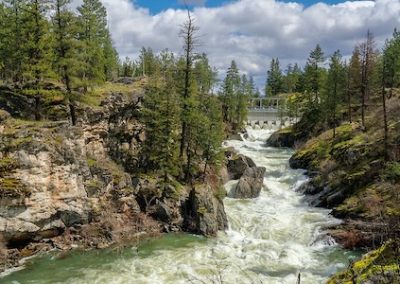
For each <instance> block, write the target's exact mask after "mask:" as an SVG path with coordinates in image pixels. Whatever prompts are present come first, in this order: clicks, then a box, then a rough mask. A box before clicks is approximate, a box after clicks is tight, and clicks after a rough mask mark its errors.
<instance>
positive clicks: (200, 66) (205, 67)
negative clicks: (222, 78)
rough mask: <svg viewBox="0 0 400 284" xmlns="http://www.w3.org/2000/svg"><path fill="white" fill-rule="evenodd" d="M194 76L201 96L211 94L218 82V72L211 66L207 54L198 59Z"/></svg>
mask: <svg viewBox="0 0 400 284" xmlns="http://www.w3.org/2000/svg"><path fill="white" fill-rule="evenodd" d="M193 75H194V77H195V81H196V85H197V88H198V92H199V93H200V95H201V96H203V95H208V94H210V93H211V92H212V90H213V88H214V85H215V83H216V82H217V72H216V71H215V70H214V69H213V68H212V67H211V66H210V64H209V61H208V58H207V55H206V54H204V53H203V54H201V55H200V56H198V57H197V58H196V62H195V65H194V70H193Z"/></svg>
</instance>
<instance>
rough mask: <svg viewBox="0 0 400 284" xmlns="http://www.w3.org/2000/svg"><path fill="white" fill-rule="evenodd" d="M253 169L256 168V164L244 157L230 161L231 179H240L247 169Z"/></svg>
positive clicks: (239, 156)
mask: <svg viewBox="0 0 400 284" xmlns="http://www.w3.org/2000/svg"><path fill="white" fill-rule="evenodd" d="M253 167H256V164H255V163H254V162H253V160H252V159H250V158H249V157H246V156H244V155H238V156H237V157H235V158H233V159H229V160H228V172H229V176H230V177H231V179H240V178H241V177H242V175H243V173H244V172H245V171H246V169H247V168H253Z"/></svg>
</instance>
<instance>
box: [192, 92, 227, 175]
mask: <svg viewBox="0 0 400 284" xmlns="http://www.w3.org/2000/svg"><path fill="white" fill-rule="evenodd" d="M221 108H222V106H221V103H220V102H219V101H218V99H217V98H216V97H214V96H212V95H208V96H206V97H205V98H204V100H203V101H202V104H201V111H202V113H203V122H204V124H200V126H201V129H200V131H198V134H199V137H198V139H197V141H198V143H199V146H200V148H201V152H202V159H203V161H204V174H205V173H206V171H207V167H209V166H218V165H219V164H220V163H221V161H222V160H223V152H222V150H221V145H222V141H223V140H224V124H223V121H222V112H221Z"/></svg>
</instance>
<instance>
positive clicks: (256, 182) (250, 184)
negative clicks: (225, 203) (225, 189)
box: [229, 167, 266, 198]
mask: <svg viewBox="0 0 400 284" xmlns="http://www.w3.org/2000/svg"><path fill="white" fill-rule="evenodd" d="M265 171H266V169H265V168H264V167H251V168H250V167H249V168H247V169H246V170H245V172H244V173H243V176H242V177H241V178H240V180H239V183H238V184H237V185H236V187H234V188H233V189H232V190H231V191H230V193H229V197H232V198H257V197H258V196H259V195H260V192H261V189H262V187H263V182H264V175H265Z"/></svg>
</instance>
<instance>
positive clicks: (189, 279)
mask: <svg viewBox="0 0 400 284" xmlns="http://www.w3.org/2000/svg"><path fill="white" fill-rule="evenodd" d="M270 134H271V132H270V131H267V130H251V129H249V130H248V136H249V137H248V139H247V140H246V141H233V140H230V141H227V142H226V144H227V146H231V147H234V148H235V149H236V150H237V151H239V152H240V153H242V154H244V155H247V156H249V157H250V158H252V159H253V160H254V161H255V163H256V164H257V165H258V166H263V167H266V169H267V171H266V177H265V178H264V189H263V190H262V192H261V195H260V197H259V198H257V199H253V200H234V199H230V198H226V199H225V200H224V203H225V207H226V212H227V215H228V220H229V230H228V231H227V232H226V233H223V232H221V233H220V234H219V235H218V237H217V238H215V239H205V238H203V237H199V236H193V235H188V234H170V235H166V236H164V237H161V238H158V239H153V240H149V241H146V242H144V243H142V244H141V245H140V246H139V247H132V248H129V249H124V250H123V251H119V250H111V249H109V250H102V251H90V252H79V251H77V252H74V253H72V254H71V255H69V256H67V257H63V258H57V257H56V256H54V255H48V256H45V257H41V258H35V259H32V260H30V261H29V262H30V263H28V264H27V265H26V267H25V268H24V269H22V270H19V271H16V272H14V273H11V274H9V275H8V276H5V277H4V278H2V279H1V278H0V283H11V284H18V283H21V284H25V283H39V284H47V283H49V284H50V283H51V284H53V283H71V284H72V283H73V284H75V283H79V284H80V283H82V284H85V283H88V284H89V283H90V284H92V283H107V284H108V283H121V284H122V283H124V284H125V283H135V284H136V283H138V284H141V283H143V284H144V283H149V284H156V283H174V284H175V283H235V284H236V283H264V284H281V283H282V284H283V283H285V284H286V283H287V284H295V283H296V280H297V276H298V274H299V273H301V279H302V282H301V283H306V284H314V283H315V284H317V283H318V284H319V283H324V281H325V280H326V279H327V278H328V277H329V275H331V274H332V273H335V272H336V271H338V270H340V269H343V268H345V267H346V266H347V264H348V261H349V259H350V258H353V257H354V254H353V252H350V251H345V250H342V249H341V248H339V247H338V246H337V245H336V244H335V243H334V241H333V240H332V239H330V238H329V237H327V236H326V235H325V234H324V233H323V231H322V228H323V227H324V226H326V225H331V224H335V223H338V222H339V221H338V220H336V219H334V218H333V217H331V216H330V215H329V210H325V209H321V208H314V207H310V206H308V205H307V203H306V202H305V201H304V196H302V195H301V194H300V193H297V192H296V188H297V187H298V186H299V185H301V184H302V183H303V182H305V181H306V180H307V177H306V176H305V175H304V172H303V171H301V170H292V169H290V167H289V162H288V161H289V158H290V156H291V155H292V154H293V151H292V150H290V149H277V148H271V147H265V141H266V139H267V138H268V136H269V135H270ZM234 184H235V181H232V182H229V183H228V184H227V185H226V188H227V190H229V189H230V187H231V186H233V185H234Z"/></svg>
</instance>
